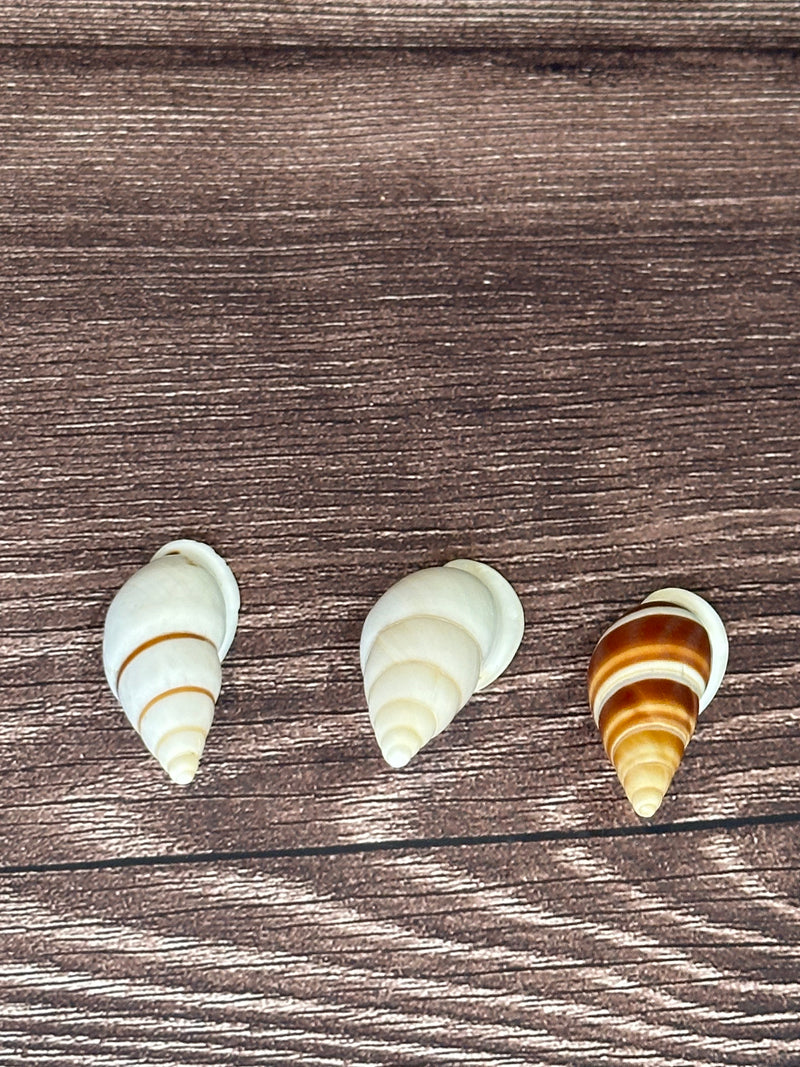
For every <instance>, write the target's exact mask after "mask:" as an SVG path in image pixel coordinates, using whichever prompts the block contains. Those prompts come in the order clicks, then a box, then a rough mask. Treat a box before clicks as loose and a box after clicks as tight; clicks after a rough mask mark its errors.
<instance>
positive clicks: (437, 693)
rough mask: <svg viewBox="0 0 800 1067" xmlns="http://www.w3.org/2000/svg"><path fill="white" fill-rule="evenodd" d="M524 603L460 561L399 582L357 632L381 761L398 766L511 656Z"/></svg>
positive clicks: (493, 576)
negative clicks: (381, 756) (359, 634)
mask: <svg viewBox="0 0 800 1067" xmlns="http://www.w3.org/2000/svg"><path fill="white" fill-rule="evenodd" d="M524 625H525V624H524V618H523V612H522V605H521V604H520V602H519V598H518V597H517V594H516V593H515V592H514V590H513V589H512V588H511V586H510V585H509V584H508V582H507V581H506V580H505V578H503V577H502V576H501V575H500V574H498V572H497V571H496V570H494V569H493V568H492V567H489V566H487V565H486V564H485V563H477V562H475V561H474V560H467V559H458V560H453V561H452V562H451V563H447V564H445V565H444V566H443V567H430V568H428V569H426V570H421V571H416V572H415V573H413V574H409V575H407V576H406V577H405V578H401V579H400V581H399V582H397V583H396V584H395V585H393V586H392V587H391V588H390V589H388V590H387V592H386V593H384V594H383V596H382V597H381V598H380V600H378V602H377V603H376V604H375V606H374V607H373V608H372V610H371V611H370V613H369V615H368V616H367V618H366V621H365V622H364V628H363V630H362V634H361V670H362V672H363V674H364V689H365V692H366V696H367V704H368V706H369V715H370V721H371V723H372V727H373V729H374V731H375V736H376V738H377V741H378V745H379V747H380V750H381V753H382V755H383V758H384V759H385V760H386V762H387V763H388V764H389V765H390V766H391V767H404V766H405V765H406V764H407V763H408V762H409V760H411V759H412V758H413V757H414V756H415V755H416V753H417V752H418V751H419V750H420V749H421V748H422V747H423V745H426V744H427V743H428V741H430V740H431V738H433V737H435V736H436V735H437V734H439V733H441V731H442V730H444V728H445V727H446V726H448V725H449V723H450V722H451V721H452V719H453V717H454V716H455V714H456V713H457V712H458V711H459V710H460V709H461V708H462V707H463V706H464V705H465V704H466V703H467V701H468V700H469V699H470V697H471V696H472V694H473V693H474V692H476V691H477V690H479V689H484V688H485V687H486V686H488V685H490V684H491V682H493V681H495V679H496V678H498V677H499V676H500V675H501V674H502V673H503V671H504V670H505V669H506V667H508V665H509V663H510V662H511V660H512V659H513V657H514V655H515V653H516V651H517V648H518V647H519V643H520V641H521V640H522V633H523V630H524Z"/></svg>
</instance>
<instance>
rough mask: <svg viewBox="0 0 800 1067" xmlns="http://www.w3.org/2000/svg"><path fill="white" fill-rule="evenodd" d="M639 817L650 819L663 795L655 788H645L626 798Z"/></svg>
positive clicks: (659, 805) (659, 804) (658, 806)
mask: <svg viewBox="0 0 800 1067" xmlns="http://www.w3.org/2000/svg"><path fill="white" fill-rule="evenodd" d="M628 799H629V800H630V802H631V805H632V806H633V810H634V811H635V812H636V814H637V815H638V816H639V818H640V819H652V817H653V816H654V815H655V813H656V812H657V811H658V809H659V808H660V807H661V802H662V800H663V799H664V797H663V796H662V795H661V793H659V792H658V791H657V790H655V789H653V790H647V791H643V792H640V793H637V794H636V795H635V796H633V797H629V798H628Z"/></svg>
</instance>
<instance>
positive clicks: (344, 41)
mask: <svg viewBox="0 0 800 1067" xmlns="http://www.w3.org/2000/svg"><path fill="white" fill-rule="evenodd" d="M0 26H2V28H3V36H2V40H3V42H4V43H8V44H15V45H24V46H26V47H27V46H30V45H41V44H81V45H83V44H102V45H112V46H115V47H116V46H119V45H136V46H140V45H141V46H152V45H168V46H176V45H188V46H198V45H199V46H220V45H221V46H223V47H224V46H227V45H232V46H234V47H239V48H241V47H264V46H275V45H281V46H297V45H300V46H304V47H308V46H320V45H322V46H329V47H330V46H348V47H349V46H356V47H363V46H364V45H368V46H370V45H371V46H381V47H392V46H400V47H408V46H412V47H422V48H430V47H432V46H440V47H441V46H445V47H472V48H475V47H477V48H486V47H492V46H493V47H503V46H505V47H508V46H515V47H526V48H536V49H567V50H569V51H575V50H576V49H578V50H594V49H597V48H610V49H619V48H637V47H645V48H669V47H672V48H687V47H688V48H695V47H698V46H699V47H702V48H741V47H747V48H764V49H773V48H797V47H798V45H799V44H800V11H799V10H798V7H797V4H796V3H794V2H793V0H777V2H776V0H754V2H748V3H741V2H739V3H731V2H730V0H670V2H669V3H653V2H650V3H642V2H640V0H596V2H592V3H575V2H574V0H503V2H502V3H501V2H498V0H450V2H439V3H437V2H435V0H403V2H400V3H363V2H360V0H235V2H228V0H197V2H194V3H191V4H187V3H183V2H180V0H169V2H166V3H164V2H157V0H127V2H126V0H99V2H98V0H89V2H87V0H49V2H48V3H47V4H46V6H44V8H43V6H42V5H40V4H37V3H31V2H30V0H0Z"/></svg>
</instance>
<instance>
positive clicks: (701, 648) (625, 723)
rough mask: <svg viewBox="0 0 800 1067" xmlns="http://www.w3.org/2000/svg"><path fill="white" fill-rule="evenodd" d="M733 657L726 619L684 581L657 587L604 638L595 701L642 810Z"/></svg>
mask: <svg viewBox="0 0 800 1067" xmlns="http://www.w3.org/2000/svg"><path fill="white" fill-rule="evenodd" d="M727 663H728V638H727V635H726V633H725V627H724V625H723V623H722V620H721V619H720V617H719V615H718V614H717V613H716V611H715V610H714V609H713V608H712V607H711V605H710V604H708V603H707V602H706V601H705V600H703V598H702V597H699V596H698V595H697V594H696V593H690V592H688V591H687V590H685V589H659V590H658V591H657V592H655V593H651V594H650V596H648V597H647V598H646V599H645V600H644V602H643V603H642V604H640V605H639V607H637V608H634V609H633V610H632V611H629V612H627V614H625V615H623V616H622V618H621V619H619V620H618V621H617V622H615V623H614V625H613V626H610V627H609V628H608V629H607V630H606V631H605V633H604V634H603V636H602V637H601V638H600V640H599V641H598V643H597V646H596V648H595V650H594V652H593V653H592V658H591V661H590V663H589V705H590V707H591V709H592V714H593V715H594V720H595V723H596V724H597V727H598V729H599V730H600V736H601V737H602V739H603V745H604V746H605V750H606V752H607V754H608V757H609V759H610V760H611V762H612V763H613V764H614V767H615V769H616V771H617V775H618V776H619V780H620V782H621V783H622V788H623V789H624V790H625V793H626V795H627V797H628V800H629V801H630V802H631V804H632V805H633V809H634V811H635V812H636V814H637V815H640V816H641V817H642V818H646V819H649V818H650V817H651V816H652V815H654V814H655V812H656V811H657V810H658V808H659V807H660V806H661V802H662V800H663V798H664V795H665V793H666V792H667V790H668V789H669V786H670V783H671V781H672V778H673V775H674V774H675V771H676V770H677V769H678V766H679V765H680V762H681V760H682V759H683V753H684V750H685V748H686V746H687V744H688V743H689V740H690V738H691V736H692V734H693V733H694V729H695V726H696V725H697V717H698V715H699V714H700V713H701V712H702V711H703V710H704V709H705V708H706V707H708V705H709V704H710V703H711V700H712V699H713V697H714V695H715V694H716V692H717V690H718V689H719V686H720V683H721V681H722V678H723V675H724V674H725V668H726V666H727Z"/></svg>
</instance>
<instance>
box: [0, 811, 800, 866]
mask: <svg viewBox="0 0 800 1067" xmlns="http://www.w3.org/2000/svg"><path fill="white" fill-rule="evenodd" d="M798 823H800V812H782V813H779V814H776V815H750V816H744V817H741V818H729V819H698V820H696V821H692V822H674V823H665V824H663V825H656V826H648V825H644V826H617V827H607V828H604V829H597V830H591V829H590V830H566V831H561V830H540V831H531V832H529V833H513V834H481V835H478V836H476V837H429V838H407V839H405V840H403V839H398V840H394V841H392V840H389V841H364V842H353V843H352V844H346V845H309V846H307V847H301V848H265V849H247V850H243V851H240V852H186V853H181V854H176V855H164V856H124V857H120V858H118V859H108V860H75V861H72V862H63V863H32V864H28V865H22V864H21V865H13V866H8V867H0V876H2V875H12V874H16V875H23V874H58V873H68V872H71V871H105V870H114V869H116V868H123V867H171V866H175V865H177V864H193V865H197V864H211V863H232V862H237V861H244V860H266V859H304V858H308V857H313V856H354V855H359V854H366V853H371V852H401V851H408V850H412V849H419V850H423V849H426V850H434V849H446V848H468V847H471V846H476V845H516V844H536V843H537V842H543V841H554V842H559V841H588V840H602V839H606V838H622V837H650V836H665V835H667V834H685V833H701V832H707V831H711V830H737V829H742V828H743V827H747V826H792V825H795V824H798Z"/></svg>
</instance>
